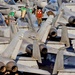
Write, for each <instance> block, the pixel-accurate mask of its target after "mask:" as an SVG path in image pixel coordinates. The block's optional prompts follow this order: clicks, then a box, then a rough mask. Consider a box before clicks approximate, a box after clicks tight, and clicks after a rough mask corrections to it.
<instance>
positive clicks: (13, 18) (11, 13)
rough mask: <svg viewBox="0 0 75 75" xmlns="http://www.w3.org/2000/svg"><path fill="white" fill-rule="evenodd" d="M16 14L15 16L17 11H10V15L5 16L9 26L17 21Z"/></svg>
mask: <svg viewBox="0 0 75 75" xmlns="http://www.w3.org/2000/svg"><path fill="white" fill-rule="evenodd" d="M14 16H15V12H10V13H9V14H8V16H7V17H6V18H5V22H6V24H7V26H9V25H10V23H11V22H13V21H15V17H14Z"/></svg>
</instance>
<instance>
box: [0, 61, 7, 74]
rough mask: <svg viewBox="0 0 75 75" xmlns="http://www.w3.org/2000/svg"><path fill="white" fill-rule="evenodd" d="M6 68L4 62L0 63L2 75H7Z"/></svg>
mask: <svg viewBox="0 0 75 75" xmlns="http://www.w3.org/2000/svg"><path fill="white" fill-rule="evenodd" d="M5 72H6V67H5V64H4V63H3V62H0V75H5Z"/></svg>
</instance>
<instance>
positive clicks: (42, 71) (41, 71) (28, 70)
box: [17, 64, 50, 75]
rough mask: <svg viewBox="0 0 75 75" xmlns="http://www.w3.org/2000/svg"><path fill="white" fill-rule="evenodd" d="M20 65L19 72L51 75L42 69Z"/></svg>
mask: <svg viewBox="0 0 75 75" xmlns="http://www.w3.org/2000/svg"><path fill="white" fill-rule="evenodd" d="M17 65H18V69H19V71H23V72H28V73H35V74H43V75H50V73H49V72H48V71H45V70H41V69H35V68H31V67H28V66H24V65H20V64H17Z"/></svg>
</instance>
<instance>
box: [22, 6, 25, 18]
mask: <svg viewBox="0 0 75 75" xmlns="http://www.w3.org/2000/svg"><path fill="white" fill-rule="evenodd" d="M25 15H26V8H25V7H21V18H22V19H24V17H25Z"/></svg>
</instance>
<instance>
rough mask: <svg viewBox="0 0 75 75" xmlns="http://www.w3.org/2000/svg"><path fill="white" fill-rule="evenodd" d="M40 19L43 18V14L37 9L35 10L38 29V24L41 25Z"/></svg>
mask: <svg viewBox="0 0 75 75" xmlns="http://www.w3.org/2000/svg"><path fill="white" fill-rule="evenodd" d="M42 17H43V12H42V9H40V8H39V9H37V10H36V18H37V21H38V26H39V27H40V24H41V23H42Z"/></svg>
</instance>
